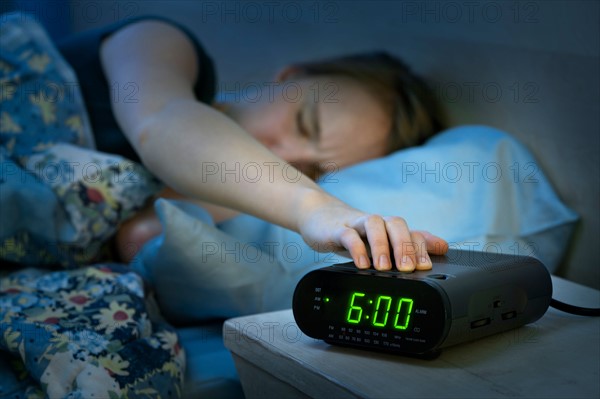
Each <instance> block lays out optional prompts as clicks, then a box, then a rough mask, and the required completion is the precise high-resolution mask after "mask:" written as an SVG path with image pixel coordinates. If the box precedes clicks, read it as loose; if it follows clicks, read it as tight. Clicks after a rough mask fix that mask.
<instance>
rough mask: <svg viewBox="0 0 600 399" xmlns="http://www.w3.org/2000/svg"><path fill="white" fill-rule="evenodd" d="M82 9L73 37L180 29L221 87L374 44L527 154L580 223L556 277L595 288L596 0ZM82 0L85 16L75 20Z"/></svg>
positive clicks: (454, 108)
mask: <svg viewBox="0 0 600 399" xmlns="http://www.w3.org/2000/svg"><path fill="white" fill-rule="evenodd" d="M81 3H82V4H79V5H78V6H77V9H76V10H75V12H74V14H73V15H74V17H73V19H72V23H73V26H72V27H73V30H75V31H78V30H83V29H87V28H89V27H92V26H97V25H101V24H103V23H108V22H112V21H114V20H115V19H120V18H125V17H128V16H135V15H142V14H147V13H151V14H159V15H163V16H166V17H170V18H173V19H175V20H176V21H178V22H180V23H182V24H183V25H185V26H187V27H189V28H190V29H191V30H192V31H193V32H194V33H195V34H197V36H198V37H199V38H200V40H201V41H202V43H203V44H204V46H205V47H206V49H207V50H208V52H209V54H211V55H212V57H213V59H214V60H215V63H216V65H217V70H218V72H219V77H220V81H221V84H222V85H223V88H225V89H229V90H231V88H233V87H235V85H236V84H238V85H240V84H242V85H243V84H245V83H247V82H269V81H272V79H273V76H274V74H275V72H276V71H277V70H278V69H279V68H282V67H283V66H285V65H286V64H288V63H292V62H294V61H305V60H310V59H315V58H322V57H330V56H334V55H338V54H340V55H341V54H348V53H353V52H360V51H372V50H376V49H383V50H387V51H389V52H391V53H393V54H395V55H398V56H400V57H401V58H403V59H404V60H405V61H406V62H407V63H408V64H409V65H410V66H411V67H412V68H413V69H414V70H416V71H418V72H419V73H421V74H422V75H423V76H425V77H427V78H429V79H430V80H431V82H432V83H433V86H434V89H435V90H436V93H437V94H438V96H439V98H441V99H442V101H443V102H444V103H445V104H446V105H447V108H448V111H449V115H450V117H451V121H452V123H453V124H473V123H478V124H487V125H491V126H495V127H497V128H500V129H502V130H505V131H508V132H510V133H512V134H513V135H514V136H516V137H517V138H518V139H520V140H521V141H522V142H523V143H524V144H525V145H526V146H527V147H528V148H529V149H530V150H531V151H532V152H533V154H534V155H535V157H536V158H537V159H538V161H539V165H540V167H541V168H542V170H543V171H544V172H545V173H546V175H547V176H548V177H549V179H550V181H551V182H552V183H553V184H554V186H555V188H556V190H557V192H558V193H559V196H560V197H561V199H562V200H563V201H564V202H565V203H566V204H567V205H568V206H569V207H571V208H572V209H573V210H574V211H576V212H577V213H578V214H579V215H580V217H581V220H580V222H579V223H578V225H577V227H576V231H575V234H574V236H573V239H572V240H571V242H570V243H569V250H568V252H567V254H566V256H565V259H564V262H563V264H562V265H561V267H560V269H559V270H558V274H559V275H562V276H564V277H566V278H568V279H571V280H574V281H577V282H579V283H582V284H586V285H590V286H593V287H595V288H600V271H599V269H598V268H597V267H596V266H594V265H597V264H598V259H600V245H599V244H600V215H599V203H600V201H599V200H600V167H599V165H600V159H599V158H600V156H599V153H600V134H599V132H600V123H599V118H600V117H599V115H600V104H599V94H600V82H599V74H598V71H599V70H600V65H599V49H600V43H599V40H600V32H599V21H600V19H599V15H600V4H599V3H598V2H593V1H544V2H541V1H486V2H445V1H351V2H336V1H324V2H296V1H289V2H281V3H278V2H269V1H265V2H260V1H259V2H230V1H215V2H187V1H182V2H171V1H152V2H143V1H128V2H123V3H122V7H120V8H119V7H117V8H119V9H118V10H117V9H115V4H114V3H113V2H107V4H103V3H102V2H101V3H98V2H91V1H83V2H81ZM86 3H94V8H95V10H96V11H95V13H94V15H93V16H94V18H91V17H90V15H91V14H90V15H88V16H87V18H85V17H83V10H85V8H86V7H85V6H86ZM77 10H78V11H77ZM117 11H119V12H117ZM88 14H89V12H88Z"/></svg>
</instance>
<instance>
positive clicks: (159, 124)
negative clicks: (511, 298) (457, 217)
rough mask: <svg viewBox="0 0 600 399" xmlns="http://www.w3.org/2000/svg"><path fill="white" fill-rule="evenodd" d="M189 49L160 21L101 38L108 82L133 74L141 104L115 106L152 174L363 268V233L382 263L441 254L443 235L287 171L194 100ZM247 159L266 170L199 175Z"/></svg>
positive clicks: (409, 263) (420, 263)
mask: <svg viewBox="0 0 600 399" xmlns="http://www.w3.org/2000/svg"><path fill="white" fill-rule="evenodd" d="M194 51H195V50H194V48H193V45H192V43H191V42H190V40H189V39H188V38H187V37H186V36H185V35H184V34H183V33H182V32H180V31H179V30H178V29H176V28H175V27H172V26H170V25H169V24H166V23H163V22H159V21H142V22H138V23H134V24H132V25H130V26H128V27H126V28H124V29H122V30H120V31H118V32H116V33H115V34H113V35H112V36H110V37H109V38H107V39H106V40H105V41H104V43H103V45H102V48H101V59H102V65H103V68H104V70H105V72H106V75H107V77H108V80H109V83H113V82H115V83H117V84H116V85H114V86H113V85H111V87H124V86H125V83H129V82H134V83H135V84H136V85H137V87H138V89H139V101H138V102H128V103H125V102H115V103H113V104H112V106H113V111H114V113H115V116H116V119H117V121H118V123H119V125H120V127H121V128H122V130H123V132H124V133H125V135H126V136H127V138H128V139H129V141H130V142H131V144H132V145H133V147H134V148H135V150H136V151H137V152H138V154H139V155H140V158H141V159H142V162H143V163H144V164H145V165H146V167H148V169H149V170H150V171H152V172H153V173H154V174H155V175H156V176H157V177H158V178H160V179H161V180H162V181H164V182H165V183H166V184H167V185H169V186H170V187H172V188H173V189H175V190H176V191H177V192H179V193H181V194H184V195H186V196H189V197H190V198H193V199H197V200H202V201H208V202H211V203H214V204H219V205H223V206H226V207H229V208H233V209H236V210H239V211H241V212H245V213H249V214H252V215H254V216H257V217H259V218H262V219H265V220H267V221H269V222H272V223H275V224H278V225H280V226H283V227H286V228H289V229H292V230H294V231H297V232H299V233H300V234H302V237H303V238H304V240H305V241H306V242H307V243H308V244H309V245H311V246H312V247H313V248H315V249H317V250H331V249H339V250H342V249H346V250H348V251H349V252H350V255H351V257H352V259H353V260H354V262H355V263H356V265H357V266H358V267H361V268H366V267H369V265H370V264H369V261H368V252H367V247H366V245H365V242H364V241H363V239H365V240H366V241H367V242H368V244H369V246H370V249H371V255H372V257H373V259H374V264H375V267H376V268H378V269H389V268H390V267H391V258H390V255H391V254H390V245H391V247H392V254H393V256H394V258H395V259H396V263H397V265H398V268H401V269H402V270H414V268H415V267H417V268H422V269H428V268H430V267H431V262H430V261H429V257H428V256H427V250H429V251H431V252H435V253H443V252H445V250H446V248H447V244H446V243H445V241H443V240H441V239H439V238H437V237H434V236H432V235H429V234H421V233H415V232H412V233H411V232H410V231H409V230H408V227H407V226H406V223H405V222H404V221H403V220H402V219H401V218H398V217H394V218H389V219H384V218H382V217H380V216H376V215H367V214H365V213H363V212H360V211H359V210H356V209H353V208H351V207H349V206H348V205H346V204H344V203H343V202H341V201H340V200H338V199H336V198H334V197H332V196H330V195H328V194H326V193H325V192H324V191H323V190H321V188H320V187H319V186H318V185H316V184H315V183H314V182H313V181H312V180H311V179H309V178H308V177H306V176H304V175H298V177H299V178H298V179H293V180H290V179H288V178H286V176H289V175H290V168H291V167H290V165H289V164H287V163H285V161H283V160H281V159H279V158H278V157H276V156H275V155H274V154H273V153H271V152H270V151H269V150H268V149H267V148H265V147H264V146H262V145H261V144H259V143H258V142H257V141H256V140H255V139H254V138H253V137H251V136H250V135H249V134H247V133H246V132H245V131H244V130H242V128H241V127H240V126H239V125H237V124H236V123H235V122H234V121H232V120H231V119H229V118H228V117H227V116H225V115H224V114H222V113H220V112H218V111H216V110H215V109H213V108H211V107H210V106H208V105H206V104H203V103H200V102H198V101H197V100H196V99H195V98H194V94H193V91H192V88H193V86H194V83H195V78H196V76H197V71H198V67H199V65H197V58H196V57H195V53H194ZM119 98H122V97H119ZM250 164H252V165H258V166H259V167H263V168H265V169H264V170H263V171H262V172H263V173H262V176H264V178H260V179H253V180H249V179H241V178H237V179H236V178H235V176H232V175H226V174H220V173H205V172H206V171H207V167H208V166H210V167H211V168H214V167H218V168H225V169H226V170H235V168H236V167H238V170H239V167H240V166H238V165H241V167H243V166H245V165H250ZM211 170H212V169H211ZM227 177H229V178H227ZM402 260H405V262H402Z"/></svg>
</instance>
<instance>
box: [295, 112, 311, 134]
mask: <svg viewBox="0 0 600 399" xmlns="http://www.w3.org/2000/svg"><path fill="white" fill-rule="evenodd" d="M305 109H306V108H305V107H302V108H300V111H298V113H297V114H296V127H297V128H298V132H299V133H300V135H301V136H302V137H305V138H307V139H310V136H311V135H310V132H309V131H308V128H307V127H306V122H305V117H304V115H305V114H306V112H305Z"/></svg>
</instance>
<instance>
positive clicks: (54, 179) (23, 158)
mask: <svg viewBox="0 0 600 399" xmlns="http://www.w3.org/2000/svg"><path fill="white" fill-rule="evenodd" d="M0 33H1V35H0V48H1V49H2V51H1V52H0V104H1V106H2V108H1V111H0V190H1V195H0V201H1V205H2V209H0V216H2V219H3V220H11V218H12V219H14V218H17V216H18V217H24V218H27V214H28V213H30V212H31V209H32V208H39V207H44V208H45V209H46V211H47V212H46V214H45V215H44V217H38V218H37V219H38V220H34V221H31V222H30V223H23V222H22V221H19V220H17V221H16V222H15V223H3V224H2V226H1V227H0V258H2V259H6V260H9V261H12V262H16V263H29V264H36V265H40V264H45V265H55V264H59V265H61V266H63V267H70V268H73V267H78V266H80V265H84V264H89V263H91V262H95V261H99V260H102V255H103V252H102V250H103V249H105V244H106V242H107V240H108V239H109V238H110V237H112V236H113V235H114V233H115V232H116V230H117V228H118V226H119V224H120V223H121V222H122V221H124V220H125V219H127V218H129V217H131V216H132V215H133V214H134V213H135V212H136V211H137V210H139V209H140V208H141V207H142V206H143V205H145V203H146V202H147V200H148V199H149V198H151V197H152V196H153V195H154V194H155V193H156V192H157V191H158V190H159V189H160V188H161V184H160V182H159V181H158V180H157V179H156V178H155V177H154V176H153V175H152V174H150V173H149V172H148V171H147V170H146V169H145V168H144V167H143V166H142V165H140V164H138V163H135V162H132V161H130V160H127V159H125V158H123V157H120V156H117V155H113V154H106V153H102V152H98V151H95V150H94V149H93V145H94V143H93V135H92V132H91V129H90V125H89V122H88V118H87V114H86V112H85V107H84V105H83V102H82V98H81V95H80V93H79V86H78V83H77V80H76V77H75V74H74V73H73V71H72V69H71V68H70V67H69V66H68V65H67V64H66V62H65V61H64V60H63V59H62V57H61V55H60V54H59V53H58V51H57V50H56V49H55V47H54V46H53V45H52V43H51V42H50V40H49V39H48V37H47V35H46V34H45V32H44V31H43V29H42V28H41V27H40V26H39V25H38V24H37V23H36V22H35V21H34V20H33V19H32V18H31V17H29V16H27V15H23V14H10V15H3V16H2V21H1V22H0ZM25 204H27V205H28V206H24V205H25ZM29 205H30V206H29ZM15 210H16V211H17V212H15ZM19 214H22V215H19Z"/></svg>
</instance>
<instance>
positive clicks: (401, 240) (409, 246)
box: [385, 216, 416, 272]
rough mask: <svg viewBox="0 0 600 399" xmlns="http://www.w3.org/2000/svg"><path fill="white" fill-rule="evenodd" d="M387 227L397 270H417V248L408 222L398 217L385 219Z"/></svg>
mask: <svg viewBox="0 0 600 399" xmlns="http://www.w3.org/2000/svg"><path fill="white" fill-rule="evenodd" d="M385 226H386V229H387V232H388V235H389V237H390V244H391V245H392V248H393V250H394V259H395V260H396V268H397V269H398V270H400V271H403V272H411V271H413V270H414V269H415V265H416V258H415V252H416V251H415V247H414V243H413V241H412V237H411V234H410V231H409V230H408V225H407V224H406V221H405V220H404V219H402V218H401V217H398V216H391V217H386V218H385Z"/></svg>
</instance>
